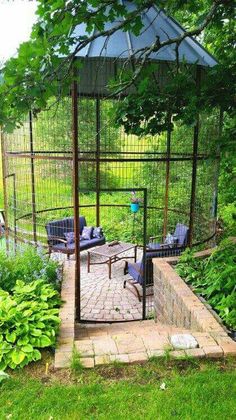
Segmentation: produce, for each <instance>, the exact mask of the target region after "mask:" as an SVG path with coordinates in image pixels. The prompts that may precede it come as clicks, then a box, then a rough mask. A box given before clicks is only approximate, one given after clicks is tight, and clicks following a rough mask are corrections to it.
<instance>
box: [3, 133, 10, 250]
mask: <svg viewBox="0 0 236 420" xmlns="http://www.w3.org/2000/svg"><path fill="white" fill-rule="evenodd" d="M1 149H2V180H3V200H4V215H5V237H6V250H7V253H8V252H9V225H8V200H7V181H6V180H7V168H6V153H5V140H4V134H3V132H2V130H1Z"/></svg>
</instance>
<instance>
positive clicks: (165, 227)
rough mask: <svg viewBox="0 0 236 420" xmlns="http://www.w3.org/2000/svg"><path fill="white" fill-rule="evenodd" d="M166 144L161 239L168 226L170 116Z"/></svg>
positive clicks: (169, 116)
mask: <svg viewBox="0 0 236 420" xmlns="http://www.w3.org/2000/svg"><path fill="white" fill-rule="evenodd" d="M167 118H168V129H167V139H166V140H167V144H166V159H167V160H166V185H165V204H164V223H163V238H165V237H166V234H167V225H168V206H169V183H170V142H171V126H170V124H171V114H169V115H168V117H167Z"/></svg>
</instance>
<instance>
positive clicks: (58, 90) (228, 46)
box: [0, 0, 234, 131]
mask: <svg viewBox="0 0 236 420" xmlns="http://www.w3.org/2000/svg"><path fill="white" fill-rule="evenodd" d="M133 3H134V5H135V6H136V9H135V10H134V11H129V10H128V9H127V8H126V6H125V2H120V1H118V0H103V1H99V2H98V1H97V0H90V1H81V0H75V1H66V2H65V1H64V0H55V1H53V2H52V1H49V0H39V2H38V9H37V15H38V20H37V23H36V24H35V25H34V26H33V30H32V34H31V37H30V40H29V41H27V42H24V43H23V44H21V45H20V47H19V50H18V56H17V57H16V58H11V59H10V60H8V62H7V63H6V64H5V66H4V69H3V83H2V84H1V87H0V124H1V125H3V126H5V128H6V129H10V128H11V127H13V126H15V124H17V123H19V122H20V121H21V118H22V114H24V113H25V112H27V111H28V109H29V108H31V109H33V111H34V112H37V111H38V110H41V109H43V108H45V107H46V106H47V101H48V99H49V97H51V96H57V97H58V98H59V97H60V96H61V95H63V91H68V86H69V84H70V83H71V77H72V72H71V68H72V65H73V62H74V57H75V56H76V54H77V53H78V51H80V50H81V49H82V48H84V47H85V46H86V45H87V44H89V42H91V40H92V39H94V37H99V36H102V35H103V36H104V35H105V36H109V35H111V34H112V33H114V32H115V31H117V30H118V29H122V30H123V31H127V30H130V31H132V32H133V33H134V34H136V35H138V34H139V33H140V31H141V30H142V21H141V17H140V16H141V12H142V11H143V10H147V9H148V8H149V7H151V6H152V5H157V6H158V7H164V8H165V11H166V12H167V13H171V14H172V15H173V16H174V17H176V18H177V19H178V20H179V21H180V23H182V24H183V25H184V26H185V27H186V32H185V33H184V35H183V36H182V37H180V38H178V37H177V38H175V39H167V40H166V41H165V42H164V43H163V42H160V40H159V39H156V42H155V43H154V44H152V45H150V46H148V47H147V48H146V50H145V51H144V52H142V59H141V62H140V61H139V63H136V67H135V70H134V72H133V74H131V75H128V76H127V74H126V75H124V77H123V78H121V80H120V83H121V85H120V86H118V87H117V89H116V93H117V90H118V91H120V89H121V90H122V89H125V88H126V87H127V86H128V85H130V84H134V83H136V86H137V94H138V95H139V94H140V89H141V90H142V93H143V96H144V97H145V91H147V94H149V93H150V83H152V82H153V81H151V80H150V78H149V76H148V75H147V74H146V73H145V75H143V71H145V72H146V69H144V63H146V62H147V61H148V58H149V55H150V54H151V52H152V51H153V50H155V51H156V50H158V49H160V48H163V45H166V44H168V43H169V44H171V43H174V42H176V43H177V44H178V43H179V42H181V40H182V39H183V37H186V36H187V35H193V36H198V37H200V39H201V42H202V43H203V44H204V45H205V46H206V47H207V48H208V49H209V50H210V51H211V52H212V53H213V54H215V56H216V58H218V59H219V62H220V64H219V66H217V68H214V69H212V70H211V71H210V74H209V78H208V82H207V83H206V84H205V86H204V91H203V93H202V98H201V102H199V101H198V102H197V103H196V104H195V105H194V100H192V98H193V97H194V96H195V94H194V86H190V85H191V82H190V83H189V85H188V89H189V88H190V89H191V101H190V102H191V103H190V107H192V108H193V111H195V108H196V106H197V107H199V106H200V104H201V103H202V104H203V102H204V106H205V105H208V106H209V105H210V106H212V105H219V104H220V105H221V106H223V108H224V109H226V110H227V111H229V112H231V111H232V109H231V108H232V101H233V97H232V92H233V90H232V77H233V66H232V61H233V58H234V57H233V51H232V49H233V48H232V46H233V32H234V31H233V29H234V15H233V10H234V9H233V1H231V0H215V1H211V0H201V1H199V2H195V1H193V0H191V1H186V0H177V1H173V0H167V1H162V0H160V1H154V2H150V1H140V0H134V1H133ZM108 22H117V23H116V24H115V25H113V26H112V28H109V29H106V26H105V25H106V23H108ZM82 23H83V24H85V26H86V30H87V33H88V36H77V35H76V32H75V31H74V29H75V28H76V26H77V25H79V24H82ZM95 29H96V30H97V31H99V33H97V32H94V30H95ZM62 57H63V58H62ZM185 76H186V75H185V74H184V73H183V70H182V74H180V72H179V73H178V74H176V77H175V78H174V80H173V82H172V84H171V85H170V86H169V87H167V91H168V90H169V97H171V98H172V97H173V96H175V97H177V99H179V96H181V97H182V98H181V100H183V99H184V102H185V103H186V104H187V105H189V103H188V101H189V100H190V95H189V94H188V95H187V97H184V98H183V96H184V91H185V90H186V89H184V86H186V83H185ZM143 79H145V81H143ZM141 81H142V84H141V85H140V82H141ZM164 93H165V96H168V95H166V94H167V92H164ZM176 95H177V96H176ZM156 96H157V95H156ZM185 96H186V95H185ZM163 97H164V95H163ZM154 99H155V100H154V103H155V106H156V108H158V109H160V112H161V108H162V111H163V110H165V106H167V105H166V102H165V101H164V103H163V99H159V97H158V98H157V97H156V98H154ZM134 100H135V98H134ZM139 100H141V98H139ZM145 100H146V99H145ZM167 102H168V98H167ZM130 105H131V104H130V103H128V106H130ZM176 108H178V109H179V103H178V101H177V103H176ZM123 112H124V110H123ZM187 114H189V106H188V107H187V109H186V115H187ZM149 117H150V115H147V118H149ZM118 120H119V119H118ZM120 122H122V119H121V121H120ZM163 128H165V124H164V127H163ZM156 129H157V131H158V129H160V127H156Z"/></svg>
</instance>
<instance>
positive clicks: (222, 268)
mask: <svg viewBox="0 0 236 420" xmlns="http://www.w3.org/2000/svg"><path fill="white" fill-rule="evenodd" d="M176 271H177V272H178V274H179V275H180V276H181V277H182V278H183V279H185V281H186V282H188V283H190V284H191V285H192V286H193V289H194V291H195V292H196V293H199V294H201V295H202V296H203V297H204V298H205V299H206V300H207V301H208V302H209V304H210V305H211V306H212V308H213V309H215V310H216V312H217V313H218V314H219V316H220V317H221V319H222V320H223V321H224V322H225V324H226V325H227V326H228V327H230V328H232V329H234V330H236V283H235V279H236V247H235V244H234V243H233V242H232V241H229V240H223V241H222V242H221V243H220V245H219V246H218V247H217V248H216V249H215V251H214V252H213V253H212V255H211V256H210V257H209V258H206V259H197V258H194V256H193V251H190V250H186V251H185V252H184V253H183V254H182V256H181V257H180V260H179V263H178V264H177V267H176Z"/></svg>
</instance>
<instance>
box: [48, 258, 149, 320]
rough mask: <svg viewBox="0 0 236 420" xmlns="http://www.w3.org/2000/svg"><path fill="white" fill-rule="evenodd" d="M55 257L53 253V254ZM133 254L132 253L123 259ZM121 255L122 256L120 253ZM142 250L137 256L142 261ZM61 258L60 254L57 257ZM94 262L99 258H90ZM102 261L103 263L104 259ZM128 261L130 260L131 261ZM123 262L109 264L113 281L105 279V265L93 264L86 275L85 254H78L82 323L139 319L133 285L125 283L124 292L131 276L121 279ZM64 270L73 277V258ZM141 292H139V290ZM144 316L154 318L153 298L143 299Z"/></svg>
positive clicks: (106, 268) (138, 303)
mask: <svg viewBox="0 0 236 420" xmlns="http://www.w3.org/2000/svg"><path fill="white" fill-rule="evenodd" d="M54 255H55V254H54ZM129 255H133V250H131V252H127V253H125V254H124V256H126V257H128V256H129ZM122 256H123V254H122ZM141 256H142V251H140V250H138V252H137V257H138V258H141ZM57 257H58V258H60V259H62V258H63V255H57ZM91 258H92V261H93V262H101V261H102V259H101V258H99V257H98V256H95V255H93V256H92V257H91ZM103 261H104V260H103ZM130 261H133V260H132V259H130ZM124 264H125V263H124V260H122V261H118V262H116V263H115V264H112V278H111V279H110V280H109V278H108V266H107V264H102V265H92V266H91V268H90V273H88V272H87V252H86V251H84V252H81V319H82V320H84V321H102V322H104V321H106V322H110V321H124V320H125V321H133V320H139V319H142V303H141V302H139V300H138V298H137V296H136V295H135V294H134V293H132V290H134V289H133V288H132V286H130V285H128V284H127V287H126V288H125V289H124V287H123V284H124V280H127V279H129V278H131V277H129V275H126V276H124ZM67 270H69V271H70V272H71V274H69V275H71V276H73V271H74V257H71V260H70V261H69V263H68V265H67ZM139 289H140V293H141V292H142V289H141V287H140V288H139ZM146 307H147V313H148V314H149V315H150V316H152V315H153V296H148V297H147V300H146Z"/></svg>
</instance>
